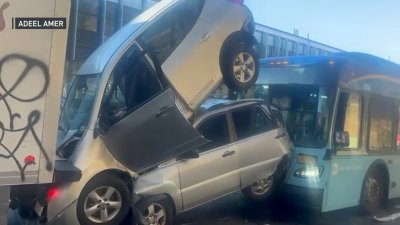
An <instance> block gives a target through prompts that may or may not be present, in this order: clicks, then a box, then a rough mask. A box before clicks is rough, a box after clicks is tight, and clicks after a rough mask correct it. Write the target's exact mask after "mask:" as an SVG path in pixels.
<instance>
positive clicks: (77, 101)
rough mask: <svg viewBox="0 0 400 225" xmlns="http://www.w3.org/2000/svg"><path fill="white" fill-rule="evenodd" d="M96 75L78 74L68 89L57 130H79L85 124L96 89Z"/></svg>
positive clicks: (97, 77) (64, 131)
mask: <svg viewBox="0 0 400 225" xmlns="http://www.w3.org/2000/svg"><path fill="white" fill-rule="evenodd" d="M98 83H99V76H98V75H78V76H76V78H75V79H74V82H73V84H72V86H71V88H70V90H69V94H68V97H67V99H66V100H65V104H64V107H63V110H62V113H61V117H60V122H59V131H60V132H63V133H67V132H69V131H76V130H81V129H83V128H85V127H86V126H87V123H88V122H89V115H90V113H91V110H92V108H93V104H94V100H95V96H96V92H97V89H98Z"/></svg>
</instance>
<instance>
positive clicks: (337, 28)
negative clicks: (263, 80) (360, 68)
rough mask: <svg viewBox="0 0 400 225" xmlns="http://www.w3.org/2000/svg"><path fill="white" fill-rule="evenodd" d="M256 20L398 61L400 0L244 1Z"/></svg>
mask: <svg viewBox="0 0 400 225" xmlns="http://www.w3.org/2000/svg"><path fill="white" fill-rule="evenodd" d="M245 4H246V5H247V6H248V7H249V8H250V9H251V10H252V12H253V16H254V18H255V20H256V22H258V23H261V24H265V25H267V26H270V27H273V28H276V29H279V30H283V31H286V32H289V33H293V32H294V29H298V30H299V36H302V37H307V34H309V35H310V39H311V40H314V41H317V42H321V43H323V44H327V45H330V46H333V47H336V48H339V49H342V50H345V51H357V52H365V53H370V54H373V55H376V56H379V57H382V58H385V59H389V58H390V60H391V61H393V62H396V63H399V64H400V0H245Z"/></svg>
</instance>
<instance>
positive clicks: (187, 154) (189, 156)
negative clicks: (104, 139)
mask: <svg viewBox="0 0 400 225" xmlns="http://www.w3.org/2000/svg"><path fill="white" fill-rule="evenodd" d="M199 157H200V152H199V150H198V149H196V150H193V151H189V152H185V153H183V154H182V155H179V156H178V157H177V158H176V159H177V160H188V159H197V158H199Z"/></svg>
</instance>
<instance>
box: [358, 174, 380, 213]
mask: <svg viewBox="0 0 400 225" xmlns="http://www.w3.org/2000/svg"><path fill="white" fill-rule="evenodd" d="M384 188H385V187H384V185H383V174H382V173H381V172H380V171H379V170H377V169H372V170H370V171H369V172H368V173H367V175H366V176H365V178H364V183H363V186H362V190H361V198H360V206H361V210H362V211H363V212H365V213H373V212H376V211H378V210H379V208H380V207H381V205H382V203H383V200H384V196H385V190H384Z"/></svg>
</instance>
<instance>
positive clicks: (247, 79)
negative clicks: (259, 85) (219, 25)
mask: <svg viewBox="0 0 400 225" xmlns="http://www.w3.org/2000/svg"><path fill="white" fill-rule="evenodd" d="M222 67H223V68H222V73H223V77H224V82H225V84H226V85H227V86H228V87H229V88H230V89H232V90H235V91H242V90H246V89H248V88H250V87H251V86H253V85H254V83H255V82H256V81H257V78H258V72H259V62H258V58H257V55H256V52H255V51H254V49H253V48H252V47H251V46H248V45H246V44H244V43H240V44H235V45H232V47H231V48H230V50H228V51H227V54H226V55H225V61H224V63H223V66H222Z"/></svg>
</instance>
